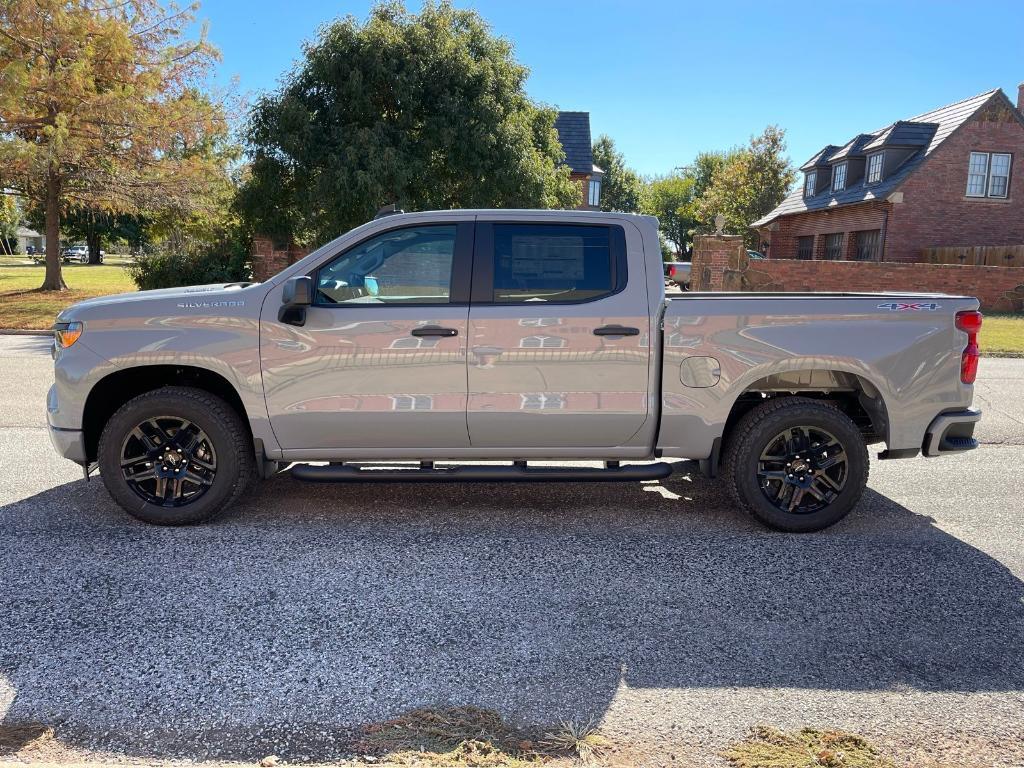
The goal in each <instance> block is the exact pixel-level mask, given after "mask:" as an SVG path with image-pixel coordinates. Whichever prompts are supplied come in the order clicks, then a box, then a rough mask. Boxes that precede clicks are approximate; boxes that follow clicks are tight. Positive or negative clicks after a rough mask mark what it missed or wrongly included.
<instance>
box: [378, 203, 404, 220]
mask: <svg viewBox="0 0 1024 768" xmlns="http://www.w3.org/2000/svg"><path fill="white" fill-rule="evenodd" d="M396 213H405V211H403V210H402V209H401V208H399V207H398V203H392V204H391V205H385V206H384V207H383V208H381V209H380V210H379V211H377V215H376V216H374V217H373V220H374V221H376V220H377V219H383V218H384V217H385V216H394V215H395V214H396Z"/></svg>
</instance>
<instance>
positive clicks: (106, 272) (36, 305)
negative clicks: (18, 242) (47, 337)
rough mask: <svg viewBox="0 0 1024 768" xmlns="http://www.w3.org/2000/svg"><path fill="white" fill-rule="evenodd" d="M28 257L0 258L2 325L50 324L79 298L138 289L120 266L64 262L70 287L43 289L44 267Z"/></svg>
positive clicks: (1, 326)
mask: <svg viewBox="0 0 1024 768" xmlns="http://www.w3.org/2000/svg"><path fill="white" fill-rule="evenodd" d="M25 261H26V259H24V258H18V257H14V258H9V257H6V258H3V259H0V328H41V329H45V328H49V327H50V326H51V325H53V321H54V318H56V317H57V313H58V312H60V311H61V310H62V309H64V307H66V306H68V305H70V304H74V303H75V302H76V301H82V300H83V299H91V298H93V297H94V296H104V295H106V294H109V293H125V292H126V291H134V290H135V283H133V282H132V281H131V278H129V277H128V273H127V272H126V271H125V270H124V268H123V267H121V266H115V265H113V264H104V265H102V266H89V265H87V264H65V265H64V267H63V271H64V282H66V283H67V284H68V288H69V290H67V291H40V290H39V286H40V285H42V284H43V275H44V273H45V267H43V266H41V265H40V266H34V265H31V264H26V263H25ZM19 262H20V263H19Z"/></svg>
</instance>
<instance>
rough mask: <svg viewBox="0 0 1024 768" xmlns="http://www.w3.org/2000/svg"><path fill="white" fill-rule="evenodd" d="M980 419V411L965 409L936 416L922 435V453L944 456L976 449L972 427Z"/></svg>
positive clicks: (976, 443)
mask: <svg viewBox="0 0 1024 768" xmlns="http://www.w3.org/2000/svg"><path fill="white" fill-rule="evenodd" d="M980 419H981V411H979V410H977V409H975V408H967V409H965V410H963V411H952V412H950V413H943V414H940V415H938V416H936V417H935V418H934V419H933V420H932V423H931V424H930V425H929V426H928V431H927V432H925V435H924V445H923V446H922V451H923V453H924V455H925V456H945V455H946V454H949V453H963V452H964V451H970V450H973V449H974V448H977V447H978V441H977V440H975V439H974V425H975V424H977V423H978V421H979V420H980Z"/></svg>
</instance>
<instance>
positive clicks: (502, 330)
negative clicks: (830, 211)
mask: <svg viewBox="0 0 1024 768" xmlns="http://www.w3.org/2000/svg"><path fill="white" fill-rule="evenodd" d="M978 306H979V305H978V301H977V300H976V299H973V298H969V297H965V296H945V295H935V294H919V293H878V294H867V293H860V294H854V293H832V294H826V293H821V294H784V293H777V294H756V293H689V294H685V295H683V296H680V297H679V298H676V299H673V300H671V301H666V298H665V286H664V275H663V273H662V261H661V251H660V248H659V243H658V230H657V220H656V219H653V218H651V217H646V216H635V215H627V214H617V213H601V212H590V211H527V210H515V211H513V210H476V211H473V210H464V211H440V212H422V213H400V212H399V213H396V214H394V215H387V216H383V217H378V218H377V219H375V220H373V221H371V222H369V223H367V224H365V225H363V226H360V227H358V228H356V229H354V230H352V231H350V232H348V233H347V234H345V235H343V236H341V237H340V238H338V239H336V240H334V241H333V242H330V243H328V244H327V245H324V246H323V247H321V248H319V249H318V250H316V251H314V252H312V253H311V254H309V255H308V256H306V257H305V258H303V259H302V260H301V261H298V262H297V263H295V264H292V265H291V266H288V267H286V268H285V269H283V270H282V271H281V272H280V273H279V274H277V275H276V276H274V277H272V278H270V279H269V280H268V281H267V282H264V283H245V284H227V285H206V286H198V287H191V288H174V289H164V290H155V291H142V292H138V293H131V294H123V295H117V296H106V297H102V298H96V299H90V300H88V301H84V302H81V303H79V304H76V305H74V306H72V307H70V308H68V309H66V310H64V311H63V312H62V313H61V314H60V316H59V317H58V318H57V323H56V325H55V328H54V336H55V340H54V350H53V354H54V360H55V383H54V385H53V387H52V388H51V390H50V392H49V395H48V402H47V410H48V422H49V427H50V435H51V437H52V440H53V443H54V445H55V447H56V449H57V451H58V452H59V453H60V454H62V455H63V456H65V457H66V458H68V459H71V460H72V461H75V462H78V463H79V464H81V465H82V466H83V467H84V468H85V475H86V477H87V478H88V476H89V473H90V471H92V470H94V469H95V468H96V466H97V465H98V468H99V471H100V475H101V477H102V479H103V482H104V483H105V484H106V487H107V489H108V490H109V492H110V494H111V496H112V497H113V498H114V499H115V500H116V501H117V502H118V503H119V504H120V505H121V506H122V507H123V508H124V509H125V510H126V511H127V512H128V513H130V514H131V515H134V516H135V517H137V518H140V519H142V520H145V521H147V522H150V523H157V524H165V525H173V524H187V523H197V522H201V521H205V520H207V519H209V518H211V517H212V516H213V515H215V514H216V513H217V512H219V511H220V510H223V509H224V508H225V507H227V506H228V505H229V504H231V503H232V502H234V501H236V500H237V499H238V498H239V497H240V496H242V495H243V494H246V493H247V492H249V491H250V490H251V489H252V488H253V485H254V483H255V481H256V480H257V479H259V478H267V477H269V476H271V475H272V474H274V473H277V472H280V471H283V470H285V469H286V468H287V467H288V466H289V465H290V473H291V475H292V476H293V477H294V478H296V479H299V480H307V481H314V482H352V481H376V482H389V481H390V482H394V481H398V482H422V481H486V482H495V481H501V480H511V481H563V482H564V481H571V482H582V481H615V480H619V481H634V482H637V481H642V480H647V481H654V480H659V479H663V478H666V477H667V476H668V475H669V474H670V473H671V472H672V471H673V468H674V466H676V465H675V464H673V463H669V462H666V461H663V460H662V459H663V458H666V457H676V458H680V459H691V460H697V461H699V466H700V468H701V469H702V471H703V472H704V473H705V474H706V475H708V476H712V477H713V476H722V477H723V478H724V479H725V482H726V483H727V484H728V488H729V490H730V492H731V493H732V495H733V497H734V498H735V500H736V502H737V503H738V505H740V506H741V507H742V508H744V509H746V510H747V511H749V512H750V513H751V514H752V515H753V516H754V517H756V518H757V519H758V520H760V521H761V522H763V523H765V524H766V525H768V526H771V527H774V528H777V529H782V530H786V531H813V530H818V529H821V528H824V527H826V526H828V525H831V524H833V523H835V522H836V521H838V520H839V519H841V518H842V517H843V516H844V515H846V514H847V513H848V512H849V511H850V510H851V508H853V507H854V506H855V505H856V503H857V501H858V499H859V498H860V496H861V493H862V491H863V489H864V486H865V482H866V480H867V476H868V454H867V448H866V446H868V445H871V444H876V443H878V444H884V448H883V449H882V450H881V453H880V455H879V458H883V459H898V458H908V457H913V456H916V455H918V454H921V453H923V454H924V455H925V456H941V455H944V454H951V453H958V452H962V451H966V450H969V449H972V448H975V447H976V445H977V443H976V441H975V440H974V438H973V432H974V425H975V423H976V422H977V421H978V419H979V418H980V412H979V411H977V410H972V409H971V407H970V406H971V399H972V394H973V389H974V387H973V384H974V379H975V374H976V370H977V363H978V344H977V336H978V331H979V329H980V326H981V315H980V313H979V312H978ZM481 461H485V462H489V463H487V464H480V463H479V462H481ZM538 461H544V462H545V464H544V465H543V466H538V465H537V464H536V462H538ZM474 462H477V463H474ZM531 462H533V463H532V464H531ZM552 462H560V464H556V465H555V466H552V465H551V463H552ZM581 464H584V466H580V465H581ZM338 501H339V503H344V499H343V497H341V496H339V499H338Z"/></svg>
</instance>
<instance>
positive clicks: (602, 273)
mask: <svg viewBox="0 0 1024 768" xmlns="http://www.w3.org/2000/svg"><path fill="white" fill-rule="evenodd" d="M612 229H613V228H610V227H594V226H575V225H568V224H561V225H560V224H495V225H494V293H493V298H492V301H494V302H497V303H501V304H505V303H510V302H544V301H552V302H565V301H568V302H575V301H588V300H591V299H596V298H600V297H601V296H606V295H608V294H610V293H612V292H613V291H614V290H615V284H616V280H618V281H619V282H624V279H625V274H624V272H625V269H624V268H620V269H616V266H617V264H623V263H624V256H625V254H624V251H625V245H624V244H621V245H617V246H616V248H615V250H616V256H618V251H620V250H621V251H623V254H622V256H623V258H622V259H619V258H616V259H615V260H613V258H612V255H613V254H612V250H613V249H612V241H613V240H614V239H615V238H613V237H612V234H611V232H612ZM614 229H616V230H618V228H614ZM618 231H619V232H620V233H621V230H618ZM620 236H621V235H620ZM623 266H624V264H623Z"/></svg>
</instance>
